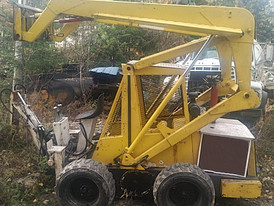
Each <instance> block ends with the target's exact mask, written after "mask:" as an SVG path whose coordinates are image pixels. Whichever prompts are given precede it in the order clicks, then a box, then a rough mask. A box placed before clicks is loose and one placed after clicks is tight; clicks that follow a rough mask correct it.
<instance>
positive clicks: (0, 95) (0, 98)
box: [0, 88, 13, 115]
mask: <svg viewBox="0 0 274 206" xmlns="http://www.w3.org/2000/svg"><path fill="white" fill-rule="evenodd" d="M4 91H9V92H10V93H11V92H12V91H11V89H8V88H6V89H2V90H1V92H0V102H1V103H2V105H3V107H4V108H5V109H6V110H7V111H8V112H9V113H11V114H12V115H13V112H12V111H10V109H9V108H8V107H7V106H6V105H5V103H4V101H3V99H2V94H3V92H4Z"/></svg>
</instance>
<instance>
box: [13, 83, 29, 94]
mask: <svg viewBox="0 0 274 206" xmlns="http://www.w3.org/2000/svg"><path fill="white" fill-rule="evenodd" d="M17 87H21V88H23V90H24V94H27V89H26V87H25V86H24V85H22V84H15V85H14V87H13V89H14V91H16V90H18V89H17Z"/></svg>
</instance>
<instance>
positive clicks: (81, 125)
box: [66, 122, 94, 157]
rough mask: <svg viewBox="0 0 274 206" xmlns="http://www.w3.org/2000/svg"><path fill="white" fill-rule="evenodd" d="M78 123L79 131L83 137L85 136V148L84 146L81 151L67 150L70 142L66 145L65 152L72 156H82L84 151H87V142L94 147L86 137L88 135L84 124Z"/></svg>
mask: <svg viewBox="0 0 274 206" xmlns="http://www.w3.org/2000/svg"><path fill="white" fill-rule="evenodd" d="M79 125H80V128H81V132H82V133H83V136H84V138H85V140H86V144H85V148H84V149H83V150H82V151H81V152H79V153H75V152H71V151H70V150H69V146H70V145H71V144H70V143H69V144H68V145H67V146H66V152H67V153H68V154H70V155H72V156H80V155H81V157H82V156H84V155H85V154H86V153H88V151H86V150H87V147H88V144H90V145H92V147H91V149H92V148H93V147H94V144H93V143H92V142H91V141H90V140H89V139H88V135H87V132H86V129H85V127H84V125H83V124H82V123H81V122H80V123H79Z"/></svg>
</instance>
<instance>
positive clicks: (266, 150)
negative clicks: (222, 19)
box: [0, 105, 274, 206]
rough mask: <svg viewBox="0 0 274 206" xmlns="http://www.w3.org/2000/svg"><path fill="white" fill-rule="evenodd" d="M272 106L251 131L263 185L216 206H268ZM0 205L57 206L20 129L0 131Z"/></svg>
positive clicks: (146, 204) (139, 205) (50, 182)
mask: <svg viewBox="0 0 274 206" xmlns="http://www.w3.org/2000/svg"><path fill="white" fill-rule="evenodd" d="M273 123H274V105H271V106H269V107H268V111H267V113H266V116H265V119H264V120H260V121H259V122H258V123H257V124H256V125H255V126H254V127H252V128H251V131H252V132H253V133H254V134H255V136H256V137H257V138H256V149H257V153H256V155H257V172H258V177H259V179H260V180H261V182H262V184H263V189H262V196H261V197H260V198H258V199H225V198H218V199H217V200H216V205H219V206H223V205H224V206H237V205H239V206H240V205H241V206H270V205H271V206H272V205H273V204H274V202H273V195H274V188H273V183H274V175H273V168H274V161H273V151H274V144H273V143H274V124H273ZM0 129H1V131H0V205H3V206H8V205H22V206H24V205H56V206H57V205H59V204H58V202H57V200H56V197H55V192H54V185H55V180H54V179H55V178H54V173H53V170H52V169H51V168H49V167H48V165H47V159H46V158H44V157H41V156H39V154H38V152H37V150H36V149H35V148H34V146H33V144H32V143H31V140H30V139H28V138H26V137H25V136H26V135H25V131H24V128H22V129H20V130H18V129H17V128H14V127H10V126H4V127H0ZM114 205H115V206H123V205H131V206H150V205H154V203H153V200H152V198H151V197H150V198H145V199H144V198H143V199H142V198H131V197H128V198H123V199H118V200H115V202H114Z"/></svg>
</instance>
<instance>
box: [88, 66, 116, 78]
mask: <svg viewBox="0 0 274 206" xmlns="http://www.w3.org/2000/svg"><path fill="white" fill-rule="evenodd" d="M120 69H121V67H96V68H93V69H90V70H89V73H102V74H109V75H114V76H116V75H117V74H118V73H119V71H120Z"/></svg>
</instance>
